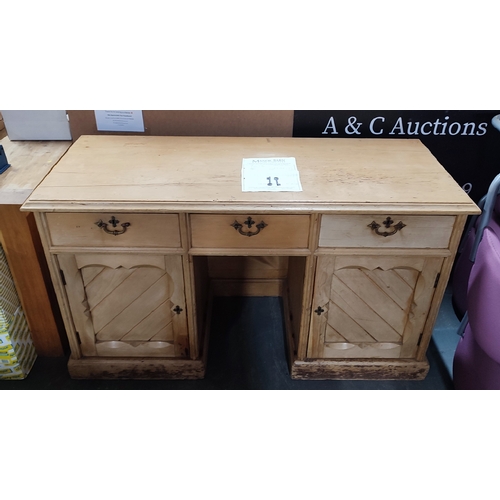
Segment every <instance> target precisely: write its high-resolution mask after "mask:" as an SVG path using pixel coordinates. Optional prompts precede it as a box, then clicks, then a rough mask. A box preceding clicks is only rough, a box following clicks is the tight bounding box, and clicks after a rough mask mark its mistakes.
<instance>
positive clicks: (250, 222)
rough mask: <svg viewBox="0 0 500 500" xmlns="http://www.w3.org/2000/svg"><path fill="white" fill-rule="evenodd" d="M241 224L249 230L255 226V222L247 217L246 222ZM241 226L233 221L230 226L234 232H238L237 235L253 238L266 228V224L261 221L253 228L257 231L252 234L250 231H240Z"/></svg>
mask: <svg viewBox="0 0 500 500" xmlns="http://www.w3.org/2000/svg"><path fill="white" fill-rule="evenodd" d="M243 224H245V225H246V226H247V227H248V229H250V228H251V227H252V226H253V225H254V224H255V221H254V220H253V219H252V218H251V217H248V218H247V220H246V221H245V222H243ZM243 224H240V223H239V222H238V221H237V220H235V221H234V222H233V223H232V224H231V226H232V227H234V229H236V231H238V233H240V234H242V235H243V236H255V235H256V234H259V233H260V230H261V229H264V228H265V227H266V226H267V224H266V223H265V222H264V221H261V222H259V224H257V225H256V226H255V227H256V228H257V231H254V232H252V231H243V230H242V227H243Z"/></svg>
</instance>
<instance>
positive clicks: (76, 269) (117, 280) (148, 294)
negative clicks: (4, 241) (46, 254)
mask: <svg viewBox="0 0 500 500" xmlns="http://www.w3.org/2000/svg"><path fill="white" fill-rule="evenodd" d="M58 260H59V265H60V267H61V270H62V271H63V273H64V278H65V281H66V293H67V297H68V301H69V304H70V308H71V313H72V316H73V321H74V324H75V328H76V331H77V332H78V335H79V338H80V343H81V350H82V354H83V356H104V357H108V356H120V357H137V356H140V357H182V358H185V357H187V355H188V339H187V321H186V306H185V298H184V280H183V271H182V260H181V256H179V255H169V256H164V255H140V254H139V255H137V254H135V255H130V254H59V255H58Z"/></svg>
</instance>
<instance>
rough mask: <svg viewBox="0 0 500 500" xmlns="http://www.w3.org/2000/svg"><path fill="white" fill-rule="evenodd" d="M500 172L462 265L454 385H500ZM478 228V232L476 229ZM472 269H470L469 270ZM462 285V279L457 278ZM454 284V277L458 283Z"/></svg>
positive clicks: (457, 269) (465, 247)
mask: <svg viewBox="0 0 500 500" xmlns="http://www.w3.org/2000/svg"><path fill="white" fill-rule="evenodd" d="M499 192H500V175H498V176H497V177H495V179H494V181H493V182H492V184H491V186H490V189H489V190H488V194H487V196H486V200H485V203H484V210H483V213H482V214H481V217H480V218H479V219H478V221H477V223H476V224H475V228H474V227H473V228H471V233H470V234H472V235H473V236H474V237H471V236H468V238H467V239H466V240H465V245H464V247H463V253H462V255H461V257H463V256H465V257H467V256H468V261H469V263H466V262H465V261H464V262H463V263H462V267H459V266H458V264H459V262H458V261H457V266H456V269H455V274H454V278H456V277H457V272H458V271H460V270H461V271H462V272H464V275H463V276H460V280H461V283H462V285H463V283H464V281H466V283H467V287H466V312H465V315H464V317H463V319H462V322H461V324H460V328H459V332H458V333H459V334H460V335H461V337H462V338H461V339H460V342H459V344H458V346H457V350H456V352H455V357H454V360H453V382H454V385H455V389H500V221H499V217H498V215H499V214H500V210H498V208H500V207H499V205H500V204H499V196H498V194H499ZM473 231H474V232H473ZM467 268H468V269H467ZM457 283H460V282H457ZM454 284H455V281H454Z"/></svg>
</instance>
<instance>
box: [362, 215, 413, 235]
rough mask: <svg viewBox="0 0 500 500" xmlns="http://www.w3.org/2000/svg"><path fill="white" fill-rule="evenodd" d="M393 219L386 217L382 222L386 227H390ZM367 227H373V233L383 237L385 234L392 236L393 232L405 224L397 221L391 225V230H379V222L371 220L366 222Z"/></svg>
mask: <svg viewBox="0 0 500 500" xmlns="http://www.w3.org/2000/svg"><path fill="white" fill-rule="evenodd" d="M393 223H394V221H393V220H392V219H391V218H390V217H387V219H385V221H384V222H383V223H382V224H383V225H384V226H385V227H386V228H387V229H389V228H390V227H391V224H393ZM368 227H370V228H371V229H373V230H374V231H375V234H378V235H379V236H383V237H384V238H385V237H387V236H392V235H393V234H396V233H397V232H398V231H399V230H401V229H403V228H404V227H406V224H403V223H402V222H401V221H399V222H398V223H397V224H396V225H394V226H392V227H393V229H392V231H383V232H382V231H379V227H381V226H380V224H377V223H376V222H375V221H373V222H372V223H371V224H368Z"/></svg>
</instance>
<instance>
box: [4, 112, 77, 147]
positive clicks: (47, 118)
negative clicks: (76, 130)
mask: <svg viewBox="0 0 500 500" xmlns="http://www.w3.org/2000/svg"><path fill="white" fill-rule="evenodd" d="M1 113H2V116H3V121H4V123H5V128H6V130H7V135H8V136H9V139H10V140H11V141H19V140H20V141H57V140H60V141H69V140H71V131H70V128H69V121H68V117H67V115H66V111H52V110H50V111H44V110H42V111H39V110H37V111H25V110H23V111H1Z"/></svg>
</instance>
